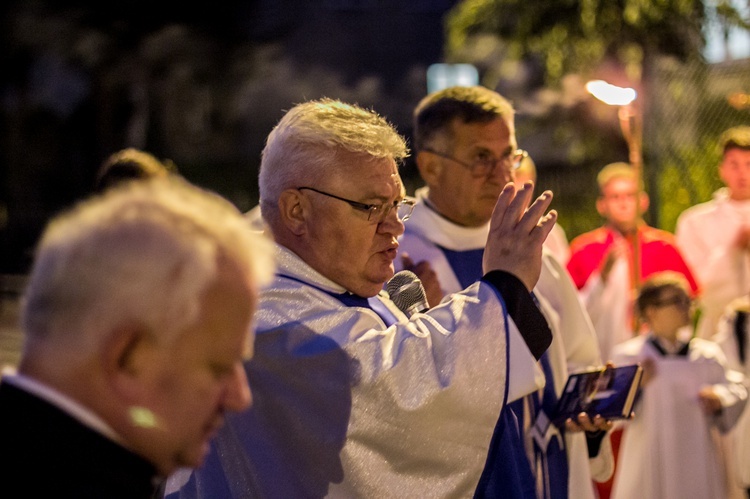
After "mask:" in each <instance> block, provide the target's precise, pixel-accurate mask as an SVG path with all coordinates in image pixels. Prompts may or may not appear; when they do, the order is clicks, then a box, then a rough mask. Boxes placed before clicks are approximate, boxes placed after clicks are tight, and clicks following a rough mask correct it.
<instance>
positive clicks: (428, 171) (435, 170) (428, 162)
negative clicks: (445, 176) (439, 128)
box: [415, 151, 443, 187]
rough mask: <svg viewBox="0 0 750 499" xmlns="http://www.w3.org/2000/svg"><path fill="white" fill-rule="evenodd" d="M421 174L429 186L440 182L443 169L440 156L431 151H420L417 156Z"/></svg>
mask: <svg viewBox="0 0 750 499" xmlns="http://www.w3.org/2000/svg"><path fill="white" fill-rule="evenodd" d="M415 161H416V163H417V169H418V170H419V175H420V176H421V177H422V180H424V183H425V184H427V185H428V186H429V187H432V186H434V185H437V184H438V183H439V182H440V173H441V172H442V171H443V163H442V162H441V158H440V156H438V155H436V154H434V153H431V152H429V151H419V152H418V153H417V157H416V158H415Z"/></svg>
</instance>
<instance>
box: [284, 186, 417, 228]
mask: <svg viewBox="0 0 750 499" xmlns="http://www.w3.org/2000/svg"><path fill="white" fill-rule="evenodd" d="M297 190H300V191H303V190H308V191H313V192H317V193H318V194H322V195H324V196H328V197H329V198H333V199H338V200H339V201H343V202H345V203H347V204H349V206H351V207H352V208H354V209H355V210H359V211H362V212H366V213H367V220H368V221H370V222H372V223H377V224H381V223H383V221H384V220H385V219H386V217H387V216H388V214H389V213H390V212H391V210H392V209H394V208H395V209H396V216H397V217H398V219H399V220H401V221H402V222H405V221H406V220H408V219H409V217H410V216H411V212H412V210H414V204H415V203H416V200H415V199H413V198H409V197H405V198H403V199H399V200H396V201H394V202H392V203H383V204H367V203H360V202H359V201H352V200H351V199H346V198H342V197H341V196H336V195H335V194H331V193H328V192H324V191H321V190H319V189H316V188H314V187H297Z"/></svg>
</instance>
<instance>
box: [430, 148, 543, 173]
mask: <svg viewBox="0 0 750 499" xmlns="http://www.w3.org/2000/svg"><path fill="white" fill-rule="evenodd" d="M422 150H423V151H425V152H429V153H432V154H434V155H435V156H440V157H441V158H445V159H448V160H450V161H454V162H456V163H458V164H459V165H461V166H463V167H465V168H468V169H469V171H471V174H472V175H473V176H474V177H486V176H487V175H489V174H490V173H492V172H493V171H494V170H495V167H496V166H497V164H498V163H506V164H509V165H510V169H511V170H517V169H518V168H519V167H520V166H521V162H522V161H523V159H524V158H526V157H528V155H529V153H528V152H526V151H524V150H523V149H516V150H515V151H511V152H509V153H508V154H506V155H504V156H502V157H500V158H494V157H492V156H480V157H478V158H476V159H475V160H474V161H473V162H472V163H467V162H465V161H461V160H460V159H456V158H454V157H453V156H449V155H447V154H445V153H442V152H438V151H435V150H434V149H429V148H424V149H422Z"/></svg>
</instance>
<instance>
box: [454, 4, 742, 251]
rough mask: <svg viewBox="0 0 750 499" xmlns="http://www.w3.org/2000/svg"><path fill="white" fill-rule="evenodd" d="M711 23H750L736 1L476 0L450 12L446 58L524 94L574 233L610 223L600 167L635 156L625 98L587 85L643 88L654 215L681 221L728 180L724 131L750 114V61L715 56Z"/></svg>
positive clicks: (548, 176)
mask: <svg viewBox="0 0 750 499" xmlns="http://www.w3.org/2000/svg"><path fill="white" fill-rule="evenodd" d="M709 23H713V24H718V26H719V27H720V28H721V29H723V30H725V32H726V31H727V30H729V29H742V30H748V28H750V26H749V25H748V17H747V13H745V12H742V11H741V10H738V9H737V8H736V7H735V6H733V5H732V3H731V2H729V1H720V2H718V3H717V2H703V1H697V0H615V1H612V0H606V1H603V0H563V1H559V2H548V1H545V0H466V1H463V2H460V3H458V4H457V5H456V6H455V7H454V8H453V9H452V10H451V11H450V13H449V14H448V16H447V17H446V58H447V59H448V60H450V61H453V62H470V63H473V64H475V65H477V67H478V68H479V69H480V74H481V78H482V84H484V85H486V86H488V87H490V88H495V89H497V90H498V91H500V93H502V94H503V95H506V96H507V97H509V98H510V99H511V100H512V101H513V102H514V104H515V106H516V108H517V111H518V116H517V124H518V135H519V142H520V144H521V145H522V146H523V147H525V148H527V149H528V150H529V151H530V153H531V155H532V157H533V158H534V159H535V161H536V164H537V168H538V170H539V184H540V186H541V187H544V188H551V189H552V190H553V191H554V192H555V194H556V197H555V201H554V205H555V207H556V208H557V209H558V210H559V211H560V223H561V225H562V226H563V227H564V228H565V229H566V232H567V234H568V236H569V238H572V237H574V236H576V235H578V234H580V233H582V232H584V231H587V230H591V229H593V228H594V227H596V226H598V225H600V224H601V219H600V218H599V216H598V214H597V213H596V211H595V210H594V202H595V198H596V195H597V191H596V184H595V176H596V173H597V171H598V170H599V169H600V168H601V167H603V166H604V165H605V164H607V163H610V162H613V161H627V158H628V150H627V145H626V143H625V141H624V138H623V137H622V134H621V133H620V130H619V122H618V118H617V115H616V109H615V108H613V107H610V106H606V105H605V104H602V103H600V102H598V101H596V100H595V99H594V98H593V97H591V96H590V95H588V94H586V92H585V90H584V85H585V83H586V82H587V81H588V80H591V79H603V80H606V81H608V82H609V83H612V84H614V85H617V86H620V87H631V88H634V89H635V90H636V91H637V92H638V97H637V99H636V101H635V103H634V105H635V106H636V108H637V109H638V111H639V112H640V114H641V115H642V117H643V135H644V140H643V156H644V169H643V174H644V181H645V183H646V190H647V192H648V193H649V195H650V197H651V207H650V209H649V212H648V213H647V214H646V215H645V218H646V220H647V221H648V222H650V223H651V224H652V225H655V226H657V227H660V228H663V229H666V230H670V231H672V230H674V227H675V222H676V219H677V217H678V215H679V213H680V212H681V211H682V210H683V209H685V208H687V207H688V206H691V205H693V204H695V203H698V202H703V201H706V200H708V199H710V197H711V195H712V193H713V192H714V191H715V190H716V189H717V188H718V187H720V185H721V184H720V182H719V180H718V175H717V174H716V166H717V163H718V160H719V155H718V152H717V150H716V140H717V138H718V136H719V134H720V133H721V131H723V130H724V129H725V128H728V127H730V126H734V125H737V124H747V123H748V122H750V112H749V110H748V108H747V107H746V106H742V105H737V104H736V102H735V106H734V107H733V106H732V104H731V103H730V101H731V99H730V97H731V96H732V95H747V93H748V92H749V91H750V67H749V65H748V62H747V60H745V61H737V63H735V62H734V61H728V62H727V63H723V64H708V62H707V61H706V60H705V58H704V56H703V51H704V48H705V44H706V39H705V32H706V28H707V25H708V24H709ZM735 101H736V99H735Z"/></svg>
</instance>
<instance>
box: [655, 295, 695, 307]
mask: <svg viewBox="0 0 750 499" xmlns="http://www.w3.org/2000/svg"><path fill="white" fill-rule="evenodd" d="M692 304H693V299H692V298H690V297H689V296H687V295H675V296H672V297H671V298H665V299H664V300H659V301H656V302H654V307H670V306H672V305H676V306H678V307H682V308H687V307H689V306H690V305H692Z"/></svg>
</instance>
